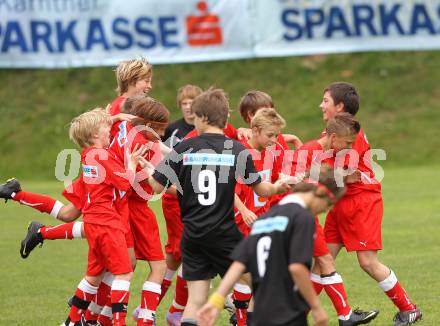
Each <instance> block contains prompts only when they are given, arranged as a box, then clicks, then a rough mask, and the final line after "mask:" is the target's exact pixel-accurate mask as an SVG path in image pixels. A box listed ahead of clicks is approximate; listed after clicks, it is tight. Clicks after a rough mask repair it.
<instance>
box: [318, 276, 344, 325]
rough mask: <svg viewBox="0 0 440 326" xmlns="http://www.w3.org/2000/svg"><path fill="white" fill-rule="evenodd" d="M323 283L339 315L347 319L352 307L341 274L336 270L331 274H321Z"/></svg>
mask: <svg viewBox="0 0 440 326" xmlns="http://www.w3.org/2000/svg"><path fill="white" fill-rule="evenodd" d="M321 283H322V285H323V286H324V290H325V292H326V293H327V295H328V296H329V298H330V300H331V301H332V303H333V306H334V307H335V310H336V313H337V314H338V317H339V318H340V319H344V320H345V319H346V318H347V317H348V316H350V313H351V308H350V305H349V304H348V302H347V293H345V288H344V283H343V281H342V277H341V275H339V274H338V273H336V272H334V273H332V274H330V275H321Z"/></svg>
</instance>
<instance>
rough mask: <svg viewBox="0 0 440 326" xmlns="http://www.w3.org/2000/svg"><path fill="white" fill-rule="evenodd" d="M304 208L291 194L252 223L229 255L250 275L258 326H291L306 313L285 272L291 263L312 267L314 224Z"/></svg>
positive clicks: (289, 276) (296, 197)
mask: <svg viewBox="0 0 440 326" xmlns="http://www.w3.org/2000/svg"><path fill="white" fill-rule="evenodd" d="M303 205H304V202H303V201H302V200H301V199H300V198H299V197H298V196H295V195H294V194H293V195H289V196H287V197H285V198H284V199H283V200H282V201H281V202H280V205H276V206H274V207H272V208H271V209H270V210H269V211H268V212H266V213H265V214H263V215H262V216H261V217H260V218H259V219H258V220H257V221H255V223H254V224H253V226H252V230H251V233H250V235H249V237H247V238H246V239H244V240H243V241H242V242H240V244H239V245H238V246H237V247H236V248H235V250H234V251H233V253H232V256H231V258H232V259H233V260H234V261H239V262H241V263H243V264H244V265H246V269H247V271H248V272H250V273H251V275H252V287H253V293H254V298H255V309H254V320H255V325H257V326H281V325H283V326H284V325H290V324H291V323H292V322H293V321H294V320H295V318H299V317H300V316H301V315H303V314H304V313H305V312H306V311H308V310H309V307H308V305H307V303H306V302H305V300H304V299H303V297H302V296H301V294H300V293H299V291H298V290H297V288H296V287H295V284H294V282H293V280H292V277H291V275H290V272H289V270H288V266H289V265H290V264H292V263H300V264H304V265H305V266H307V268H309V269H310V267H311V262H312V255H313V242H314V233H315V222H314V217H313V215H312V213H311V212H310V211H309V210H307V209H306V208H304V207H303Z"/></svg>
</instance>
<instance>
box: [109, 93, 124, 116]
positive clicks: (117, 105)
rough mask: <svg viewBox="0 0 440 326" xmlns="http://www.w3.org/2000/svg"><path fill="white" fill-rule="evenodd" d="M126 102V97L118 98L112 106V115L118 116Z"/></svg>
mask: <svg viewBox="0 0 440 326" xmlns="http://www.w3.org/2000/svg"><path fill="white" fill-rule="evenodd" d="M124 101H125V97H124V96H118V97H117V98H115V99H114V100H113V102H112V103H111V104H110V115H117V114H119V113H121V106H122V104H123V103H124Z"/></svg>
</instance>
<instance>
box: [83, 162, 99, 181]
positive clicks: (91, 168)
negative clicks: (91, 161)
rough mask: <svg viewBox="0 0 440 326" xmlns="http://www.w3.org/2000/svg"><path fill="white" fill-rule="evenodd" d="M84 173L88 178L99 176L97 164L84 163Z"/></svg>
mask: <svg viewBox="0 0 440 326" xmlns="http://www.w3.org/2000/svg"><path fill="white" fill-rule="evenodd" d="M83 175H84V176H85V177H88V178H97V177H98V167H97V166H95V165H83Z"/></svg>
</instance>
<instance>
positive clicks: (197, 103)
mask: <svg viewBox="0 0 440 326" xmlns="http://www.w3.org/2000/svg"><path fill="white" fill-rule="evenodd" d="M192 111H193V112H194V114H195V115H196V116H198V117H199V118H205V119H206V120H207V123H208V124H209V125H211V126H215V127H218V128H221V129H224V128H225V127H226V122H227V121H228V114H229V100H228V97H227V96H226V94H225V92H224V91H223V90H222V89H218V88H217V89H216V88H210V89H208V90H207V91H205V92H203V93H202V94H200V95H199V96H197V97H196V98H195V99H194V102H193V103H192Z"/></svg>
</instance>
